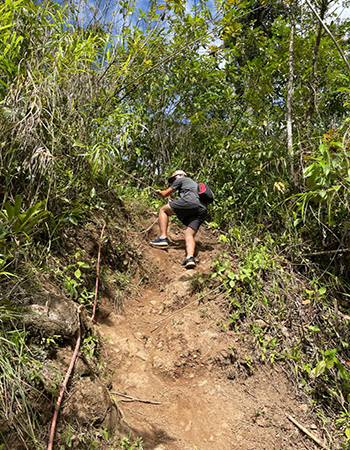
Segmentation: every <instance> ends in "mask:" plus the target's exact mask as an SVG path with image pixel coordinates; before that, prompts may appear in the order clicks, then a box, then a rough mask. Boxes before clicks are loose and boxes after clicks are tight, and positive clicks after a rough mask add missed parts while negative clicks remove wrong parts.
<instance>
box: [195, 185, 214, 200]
mask: <svg viewBox="0 0 350 450" xmlns="http://www.w3.org/2000/svg"><path fill="white" fill-rule="evenodd" d="M198 194H199V198H200V200H201V201H202V202H203V203H213V201H214V194H213V192H212V190H211V189H210V187H209V186H208V185H207V184H206V183H198Z"/></svg>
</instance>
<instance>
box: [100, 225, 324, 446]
mask: <svg viewBox="0 0 350 450" xmlns="http://www.w3.org/2000/svg"><path fill="white" fill-rule="evenodd" d="M155 233H156V227H155V229H154V232H153V234H152V235H151V237H153V236H154V235H155ZM169 237H170V241H171V246H170V248H169V249H168V250H162V249H157V248H151V247H150V246H148V245H147V242H146V241H145V240H144V241H142V243H141V241H140V248H139V250H140V252H142V255H143V259H144V261H145V263H147V262H148V261H149V262H152V264H153V265H154V266H155V267H158V269H157V272H158V275H157V276H156V278H157V282H155V283H153V284H150V285H149V286H146V287H145V286H142V288H141V287H140V289H139V290H137V289H135V292H134V294H133V295H132V296H131V297H130V298H127V299H125V301H124V307H123V309H122V310H119V311H114V312H113V313H111V314H110V315H109V316H108V317H107V318H104V319H101V318H100V319H99V321H98V329H99V333H100V335H101V336H102V340H103V348H104V353H105V358H107V359H106V360H107V361H108V367H109V370H110V377H111V392H113V393H114V398H115V399H116V401H118V406H119V408H120V409H121V411H122V415H123V420H124V422H125V423H126V424H127V426H128V427H129V428H130V429H131V430H133V432H134V434H135V435H136V436H140V437H142V439H143V446H144V449H145V450H263V449H264V450H274V449H275V450H282V449H283V450H288V449H315V448H317V447H316V446H315V443H314V442H313V441H312V440H311V439H310V438H308V437H307V436H305V435H304V434H303V433H302V432H301V431H299V430H298V428H297V427H296V426H295V425H294V424H293V423H291V422H290V421H289V420H288V418H287V416H286V415H287V414H290V415H292V416H293V417H295V418H297V419H298V421H300V422H302V423H303V424H304V425H305V426H306V427H310V426H311V425H312V413H311V408H310V406H309V405H307V404H305V403H302V402H301V401H300V399H299V398H298V396H297V393H296V389H295V387H294V386H293V384H292V383H291V382H290V381H289V380H288V379H287V376H286V374H285V373H284V371H283V369H282V366H279V365H276V366H275V367H274V368H271V367H270V366H269V365H268V364H266V365H262V364H261V363H258V362H255V361H254V360H253V359H252V358H251V357H250V356H249V355H248V354H247V353H246V347H245V345H246V344H245V339H244V336H243V335H241V334H240V333H236V332H234V331H231V330H229V329H228V327H227V323H228V311H227V306H226V307H225V300H224V299H223V298H222V297H220V295H216V294H215V293H214V294H211V295H208V296H207V297H204V298H203V300H202V301H200V302H195V300H196V298H197V297H200V296H201V295H203V294H202V293H200V294H196V293H194V291H195V287H196V281H195V280H196V273H197V272H199V273H200V274H208V273H210V272H211V271H212V265H213V262H214V260H215V258H216V255H217V254H218V253H222V252H223V248H222V247H221V244H219V243H218V240H217V238H216V237H215V236H213V235H212V233H211V232H210V231H209V230H206V229H204V228H203V229H201V230H200V232H199V233H198V238H197V242H198V244H197V250H198V252H197V253H198V254H197V256H196V260H197V262H198V265H197V267H196V269H195V270H187V271H186V270H185V269H184V268H182V267H181V265H180V263H181V261H182V259H183V256H184V241H183V231H182V230H180V229H179V228H177V227H176V226H174V225H171V227H170V234H169ZM191 302H192V304H191V305H190V306H189V307H187V308H185V309H182V310H181V308H183V307H184V306H186V305H188V304H189V303H191ZM193 302H194V303H193ZM173 313H175V314H174V315H172V316H171V314H173ZM169 316H170V317H169ZM315 432H316V433H317V430H316V431H315Z"/></svg>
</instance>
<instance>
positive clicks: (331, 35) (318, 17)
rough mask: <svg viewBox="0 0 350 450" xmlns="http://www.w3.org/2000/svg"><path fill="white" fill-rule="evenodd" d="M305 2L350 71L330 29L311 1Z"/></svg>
mask: <svg viewBox="0 0 350 450" xmlns="http://www.w3.org/2000/svg"><path fill="white" fill-rule="evenodd" d="M305 1H306V3H307V4H308V5H309V7H310V9H311V11H312V12H313V13H314V14H315V16H316V17H317V19H318V20H319V21H320V23H321V25H322V26H323V28H324V29H325V30H326V32H327V33H328V34H329V36H330V38H331V39H332V41H333V42H334V44H335V45H336V47H337V49H338V52H339V53H340V56H341V57H342V59H343V61H344V62H345V64H346V66H347V68H348V70H349V72H350V64H349V62H348V60H347V59H346V56H345V54H344V52H343V50H342V49H341V47H340V45H339V44H338V42H337V40H336V39H335V37H334V36H333V34H332V32H331V31H330V29H329V28H328V27H327V25H326V24H325V23H324V21H323V20H322V19H321V17H320V15H319V14H318V12H317V11H316V10H315V8H314V7H313V6H312V5H311V3H310V2H309V0H305Z"/></svg>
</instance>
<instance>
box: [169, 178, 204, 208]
mask: <svg viewBox="0 0 350 450" xmlns="http://www.w3.org/2000/svg"><path fill="white" fill-rule="evenodd" d="M171 187H172V188H173V189H174V190H175V191H176V190H178V191H179V195H180V198H181V199H183V200H185V201H186V202H189V203H194V204H196V205H201V202H200V200H199V194H198V184H197V183H196V182H195V181H193V180H192V178H190V177H183V178H182V177H180V178H178V179H177V180H175V181H174V183H173V184H172V185H171Z"/></svg>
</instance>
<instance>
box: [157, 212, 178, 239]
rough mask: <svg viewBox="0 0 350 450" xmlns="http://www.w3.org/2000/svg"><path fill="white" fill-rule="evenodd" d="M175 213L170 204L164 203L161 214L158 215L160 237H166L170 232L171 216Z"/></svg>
mask: <svg viewBox="0 0 350 450" xmlns="http://www.w3.org/2000/svg"><path fill="white" fill-rule="evenodd" d="M174 214H175V213H174V211H173V210H172V209H171V208H170V206H169V205H164V206H162V207H161V208H160V211H159V216H158V224H159V231H160V235H159V236H160V237H161V238H166V237H167V234H168V223H169V216H173V215H174Z"/></svg>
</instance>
